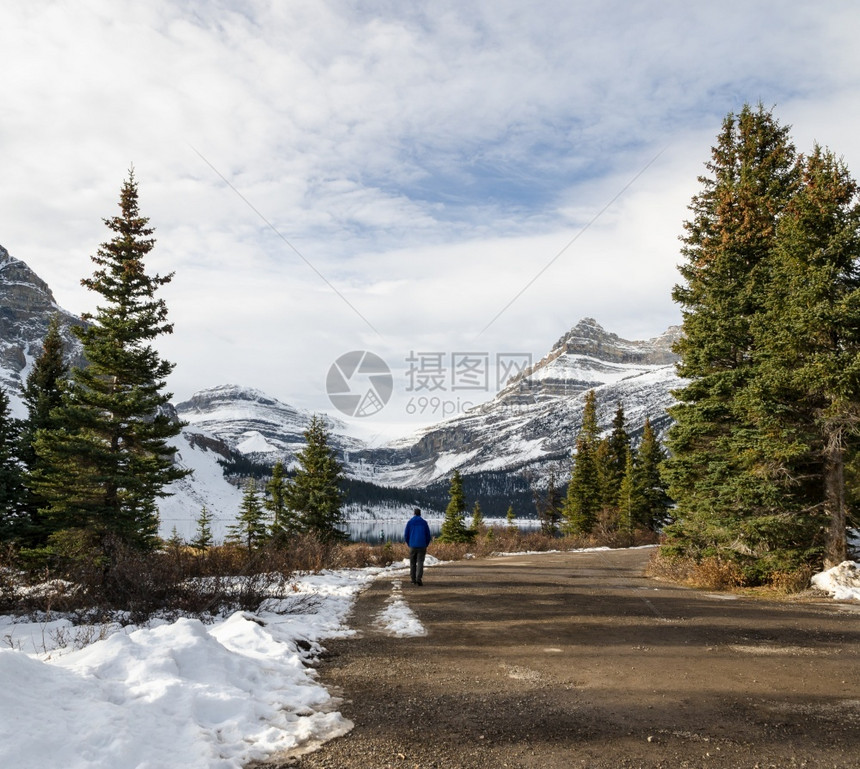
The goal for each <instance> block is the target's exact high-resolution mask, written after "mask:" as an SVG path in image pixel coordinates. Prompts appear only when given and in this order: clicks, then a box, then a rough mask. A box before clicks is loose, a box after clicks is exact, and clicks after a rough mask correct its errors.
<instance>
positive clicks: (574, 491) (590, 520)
mask: <svg viewBox="0 0 860 769" xmlns="http://www.w3.org/2000/svg"><path fill="white" fill-rule="evenodd" d="M597 447H598V427H597V403H596V400H595V394H594V390H589V391H588V393H587V395H586V397H585V407H584V409H583V412H582V427H581V428H580V431H579V434H578V436H577V438H576V454H575V455H574V459H573V470H572V472H571V476H570V483H569V484H568V486H567V498H566V499H565V503H564V509H563V511H562V514H563V516H564V519H565V521H564V524H563V530H564V533H565V534H573V535H577V534H589V533H590V532H591V530H592V528H594V524H595V523H596V521H597V513H598V512H599V510H600V506H601V502H602V498H601V496H602V495H601V493H600V479H599V475H598V466H597V459H596V454H597Z"/></svg>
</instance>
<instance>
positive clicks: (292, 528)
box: [263, 459, 299, 544]
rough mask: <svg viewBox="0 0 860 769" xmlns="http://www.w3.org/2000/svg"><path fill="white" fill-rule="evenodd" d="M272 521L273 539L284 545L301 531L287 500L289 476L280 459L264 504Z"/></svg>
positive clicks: (270, 479) (274, 468) (273, 470)
mask: <svg viewBox="0 0 860 769" xmlns="http://www.w3.org/2000/svg"><path fill="white" fill-rule="evenodd" d="M263 505H264V506H265V508H266V510H267V511H268V512H269V516H270V518H271V520H272V523H271V531H272V539H273V540H274V541H275V542H277V543H279V544H284V543H285V542H287V541H288V540H289V539H290V537H291V536H293V534H295V533H296V531H298V529H299V522H298V520H297V519H296V515H295V513H294V512H293V511H292V510H291V509H290V506H289V504H288V500H287V476H286V473H285V472H284V463H283V462H282V461H281V460H280V459H279V460H278V461H277V462H275V466H274V467H273V468H272V476H271V478H269V480H268V482H267V483H266V497H265V500H264V502H263Z"/></svg>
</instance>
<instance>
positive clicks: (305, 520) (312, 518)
mask: <svg viewBox="0 0 860 769" xmlns="http://www.w3.org/2000/svg"><path fill="white" fill-rule="evenodd" d="M304 435H305V441H306V445H305V447H304V448H303V449H302V450H301V451H300V452H299V453H298V454H297V455H296V459H297V460H298V462H299V467H298V469H297V470H296V474H295V475H294V476H293V478H292V480H291V481H290V482H289V483H287V488H286V501H287V507H288V508H289V509H290V510H292V511H293V512H294V513H295V515H296V516H297V518H298V520H299V523H300V525H301V527H302V530H303V531H305V532H307V533H309V534H313V535H314V536H316V537H317V538H318V539H319V540H320V541H322V542H334V541H338V540H345V539H347V534H346V533H345V532H344V531H343V530H342V529H341V528H340V527H341V526H342V525H343V511H342V509H341V505H342V504H343V496H342V493H341V483H342V481H343V470H342V468H341V465H340V462H338V460H337V455H336V453H335V451H334V449H332V448H331V447H330V446H329V434H328V430H327V429H326V426H325V422H324V421H323V420H322V418H320V417H318V416H316V415H314V416H313V417H312V418H311V421H310V424H309V425H308V428H307V430H305V433H304Z"/></svg>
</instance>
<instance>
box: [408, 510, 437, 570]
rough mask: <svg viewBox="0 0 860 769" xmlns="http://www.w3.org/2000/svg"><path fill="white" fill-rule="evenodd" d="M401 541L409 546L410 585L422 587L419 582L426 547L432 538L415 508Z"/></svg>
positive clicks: (428, 528) (419, 512)
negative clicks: (404, 541)
mask: <svg viewBox="0 0 860 769" xmlns="http://www.w3.org/2000/svg"><path fill="white" fill-rule="evenodd" d="M403 539H404V540H406V544H407V545H409V576H410V577H412V584H413V585H423V584H424V583H423V582H422V581H421V580H422V577H423V576H424V556H425V555H427V545H429V544H430V541H431V540H432V539H433V537H432V536H430V527H429V526H428V525H427V521H425V520H424V519H423V518H422V517H421V511H420V510H419V509H418V508H417V507H416V508H415V510H414V511H413V513H412V517H411V518H410V519H409V522H408V523H407V524H406V530H405V531H404V532H403Z"/></svg>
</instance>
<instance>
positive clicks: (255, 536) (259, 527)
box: [228, 478, 269, 553]
mask: <svg viewBox="0 0 860 769" xmlns="http://www.w3.org/2000/svg"><path fill="white" fill-rule="evenodd" d="M265 519H266V514H265V510H264V508H263V503H262V501H261V500H260V494H259V492H258V491H257V482H256V481H255V480H254V479H253V478H249V479H248V480H247V481H246V482H245V491H244V493H243V494H242V504H241V505H240V506H239V515H238V516H237V518H236V522H235V523H232V524H230V526H229V527H228V536H229V538H230V539H231V540H232V541H234V542H239V543H241V544H243V545H244V546H245V547H246V548H248V552H249V553H250V552H251V551H253V550H255V549H256V548H258V547H259V546H260V545H261V544H263V542H265V541H266V539H267V538H268V533H269V532H268V529H267V528H266V520H265Z"/></svg>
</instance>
